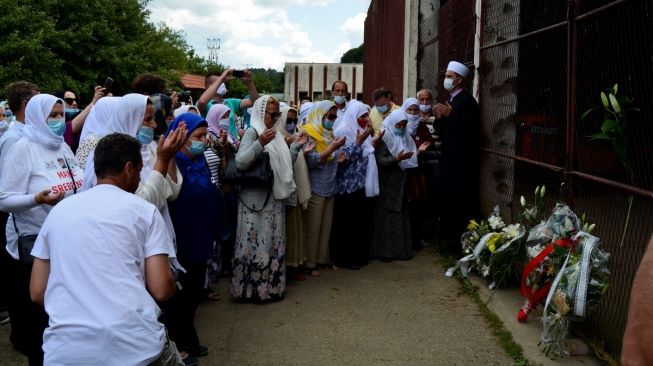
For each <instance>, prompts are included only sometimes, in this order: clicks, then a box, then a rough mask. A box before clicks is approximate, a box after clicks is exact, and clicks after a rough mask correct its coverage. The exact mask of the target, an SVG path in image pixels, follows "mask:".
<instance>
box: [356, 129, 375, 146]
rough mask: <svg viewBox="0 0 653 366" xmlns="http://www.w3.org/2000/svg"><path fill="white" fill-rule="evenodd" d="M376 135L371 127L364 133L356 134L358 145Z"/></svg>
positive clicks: (358, 132)
mask: <svg viewBox="0 0 653 366" xmlns="http://www.w3.org/2000/svg"><path fill="white" fill-rule="evenodd" d="M373 133H374V129H373V128H372V127H371V126H369V125H368V126H367V127H366V128H365V130H363V132H360V131H357V132H356V144H357V145H360V144H362V143H363V142H365V140H366V139H367V138H368V137H369V136H370V135H372V134H373Z"/></svg>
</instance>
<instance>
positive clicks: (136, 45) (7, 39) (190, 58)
mask: <svg viewBox="0 0 653 366" xmlns="http://www.w3.org/2000/svg"><path fill="white" fill-rule="evenodd" d="M2 3H3V7H2V9H3V11H2V13H1V14H0V42H1V44H2V45H3V50H2V52H0V65H3V67H2V68H0V85H6V84H9V83H10V82H13V81H16V80H28V81H31V82H33V83H35V84H37V85H39V86H40V87H41V88H42V90H43V91H45V92H54V91H56V90H62V89H70V90H73V91H75V92H76V93H78V94H79V95H81V96H82V98H84V99H90V96H91V93H92V90H93V86H95V85H98V84H101V83H102V82H103V81H104V79H105V78H106V77H107V76H110V77H112V78H113V79H114V80H115V82H114V84H113V87H112V89H113V90H114V92H115V93H117V94H120V93H124V92H126V91H128V90H129V89H130V85H131V82H132V80H133V79H134V78H135V77H136V76H137V75H138V74H141V73H145V72H149V73H154V74H158V75H160V76H162V77H164V78H166V79H168V80H170V81H176V80H178V78H179V74H180V73H182V72H185V71H186V70H188V69H190V68H196V67H198V66H199V65H202V62H201V58H198V57H197V56H195V55H194V53H193V52H191V51H192V50H191V48H190V47H189V46H188V44H187V43H186V41H185V39H184V37H183V35H182V34H181V33H179V32H176V31H174V30H172V29H170V28H168V27H166V26H164V25H159V26H155V25H154V24H152V23H150V22H149V21H148V16H149V13H148V11H147V10H146V9H145V4H146V1H139V0H112V1H106V0H85V1H83V2H80V1H77V0H75V1H73V0H41V1H27V0H18V1H13V2H12V1H3V2H2Z"/></svg>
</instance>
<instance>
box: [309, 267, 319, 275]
mask: <svg viewBox="0 0 653 366" xmlns="http://www.w3.org/2000/svg"><path fill="white" fill-rule="evenodd" d="M306 274H307V275H309V276H311V277H320V272H319V271H318V270H317V268H306Z"/></svg>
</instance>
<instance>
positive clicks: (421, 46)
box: [417, 36, 440, 50]
mask: <svg viewBox="0 0 653 366" xmlns="http://www.w3.org/2000/svg"><path fill="white" fill-rule="evenodd" d="M439 39H440V36H437V37H435V38H433V39H430V40H428V41H426V42H424V43H422V44H420V45H418V46H417V48H419V49H420V50H421V49H422V48H426V47H427V46H430V45H432V44H433V43H435V42H437V41H438V40H439Z"/></svg>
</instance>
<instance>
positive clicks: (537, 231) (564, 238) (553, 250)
mask: <svg viewBox="0 0 653 366" xmlns="http://www.w3.org/2000/svg"><path fill="white" fill-rule="evenodd" d="M580 224H581V222H580V220H579V219H578V217H577V216H576V214H574V212H573V211H572V210H571V209H570V208H569V207H568V206H567V205H565V204H562V203H558V204H557V205H556V207H555V208H554V210H553V213H552V215H551V217H549V219H548V220H547V221H546V222H541V223H539V224H538V225H535V226H534V227H533V228H532V229H531V230H530V232H529V235H528V239H526V253H527V257H528V260H529V262H528V264H527V265H526V267H525V268H524V270H523V272H522V279H521V287H520V292H521V294H522V296H524V297H525V298H526V302H525V303H524V306H523V307H522V308H521V309H520V310H519V312H518V313H517V319H518V320H519V321H520V322H525V321H526V320H528V313H530V312H531V311H532V310H533V309H535V308H536V307H537V306H538V304H539V303H541V302H543V301H544V299H545V298H546V296H547V295H548V293H549V289H550V288H551V284H552V282H553V279H554V277H555V275H556V274H557V273H558V271H559V269H560V268H561V266H562V263H563V262H564V258H565V257H566V255H567V252H568V249H569V248H570V247H571V245H572V241H571V237H572V236H574V235H575V234H576V233H577V232H578V231H579V230H580V227H581V225H580Z"/></svg>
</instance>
